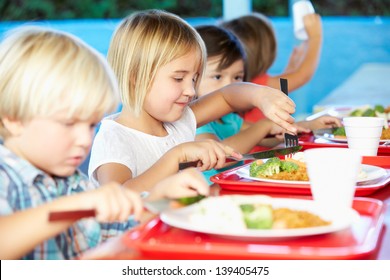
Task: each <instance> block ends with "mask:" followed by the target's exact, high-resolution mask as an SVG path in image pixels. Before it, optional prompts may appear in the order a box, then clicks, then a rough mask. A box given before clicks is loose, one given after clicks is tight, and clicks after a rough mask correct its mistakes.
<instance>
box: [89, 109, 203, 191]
mask: <svg viewBox="0 0 390 280" xmlns="http://www.w3.org/2000/svg"><path fill="white" fill-rule="evenodd" d="M118 115H119V113H117V114H113V115H110V116H107V117H105V118H104V119H103V120H102V123H101V126H100V128H99V131H98V133H97V134H96V136H95V139H94V142H93V145H92V150H91V158H90V161H89V168H88V175H89V179H90V180H91V181H92V183H93V184H94V185H96V186H97V185H98V182H97V180H96V169H97V168H98V167H99V166H101V165H103V164H106V163H120V164H123V165H125V166H126V167H128V168H129V169H130V170H131V172H132V174H133V177H136V176H138V175H139V174H141V173H143V172H144V171H145V170H147V169H149V168H150V167H151V166H152V165H153V164H154V163H155V162H156V161H158V160H159V158H160V157H161V156H162V155H163V154H165V153H166V152H167V151H168V150H170V149H171V148H172V147H174V146H176V145H178V144H181V143H185V142H190V141H194V140H195V132H196V119H195V115H194V113H193V112H192V110H191V109H190V108H189V107H186V108H185V110H184V112H183V115H182V117H181V118H180V119H179V120H177V121H175V122H173V123H164V127H165V129H166V130H167V132H168V135H167V136H164V137H157V136H153V135H150V134H146V133H143V132H140V131H138V130H135V129H132V128H128V127H126V126H124V125H121V124H119V123H117V122H116V121H115V119H116V118H117V117H118Z"/></svg>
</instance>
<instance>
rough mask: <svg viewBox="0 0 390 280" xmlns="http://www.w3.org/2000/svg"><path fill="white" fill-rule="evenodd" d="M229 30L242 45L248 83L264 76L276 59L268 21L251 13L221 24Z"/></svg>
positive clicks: (273, 40)
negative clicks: (245, 58) (246, 65)
mask: <svg viewBox="0 0 390 280" xmlns="http://www.w3.org/2000/svg"><path fill="white" fill-rule="evenodd" d="M221 26H222V27H224V28H226V29H229V30H231V31H232V32H233V33H234V34H235V35H236V36H237V37H238V38H239V39H240V41H241V42H242V43H243V44H244V48H245V52H246V54H247V60H248V69H247V70H248V71H247V74H248V76H247V79H248V81H251V80H253V79H254V78H255V77H256V76H258V75H262V74H265V73H266V72H267V70H268V69H269V68H270V67H271V66H272V63H274V60H275V57H276V50H277V45H276V37H275V33H274V29H273V27H272V25H271V22H270V21H269V19H268V18H267V17H266V16H264V15H263V14H260V13H252V14H250V15H247V16H242V17H239V18H237V19H233V20H230V21H227V22H224V23H222V24H221Z"/></svg>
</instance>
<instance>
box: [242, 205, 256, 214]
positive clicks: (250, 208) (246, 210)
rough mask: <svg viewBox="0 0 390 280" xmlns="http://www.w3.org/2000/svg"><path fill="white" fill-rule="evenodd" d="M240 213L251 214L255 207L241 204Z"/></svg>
mask: <svg viewBox="0 0 390 280" xmlns="http://www.w3.org/2000/svg"><path fill="white" fill-rule="evenodd" d="M240 208H241V211H242V212H244V213H247V212H252V211H253V210H255V206H254V205H253V204H241V205H240Z"/></svg>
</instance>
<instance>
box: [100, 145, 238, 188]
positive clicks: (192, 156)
mask: <svg viewBox="0 0 390 280" xmlns="http://www.w3.org/2000/svg"><path fill="white" fill-rule="evenodd" d="M226 156H234V157H236V158H237V159H240V158H241V157H242V156H241V155H240V154H239V153H237V152H235V151H234V150H233V149H232V148H231V147H229V146H226V145H224V144H222V143H218V142H216V141H213V140H205V141H193V142H186V143H182V144H179V145H177V146H175V147H173V148H172V149H170V150H169V151H167V152H166V153H165V154H164V155H163V156H162V157H161V158H160V159H159V160H158V161H157V162H156V163H155V164H153V165H152V166H151V167H150V168H149V169H147V170H146V171H145V172H144V173H142V174H139V175H138V176H136V177H133V174H132V172H131V170H130V169H129V168H128V167H127V166H125V165H122V164H119V163H107V164H104V165H102V166H100V167H99V168H98V169H97V179H98V181H99V183H100V184H105V183H107V182H111V181H115V182H118V183H120V184H123V185H124V186H126V187H128V188H130V189H132V190H134V191H137V192H143V191H150V190H151V188H152V187H153V186H155V185H156V184H158V183H159V182H160V181H161V180H163V179H164V178H166V177H168V176H170V175H173V174H175V173H177V171H178V170H179V164H180V163H184V162H198V168H199V170H201V171H204V170H208V169H212V168H217V169H219V168H222V167H223V166H224V163H225V160H226Z"/></svg>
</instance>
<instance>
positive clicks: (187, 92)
mask: <svg viewBox="0 0 390 280" xmlns="http://www.w3.org/2000/svg"><path fill="white" fill-rule="evenodd" d="M183 94H184V95H186V96H189V97H193V96H195V94H196V91H195V87H194V86H193V85H191V86H188V87H186V88H185V89H184V91H183Z"/></svg>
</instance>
